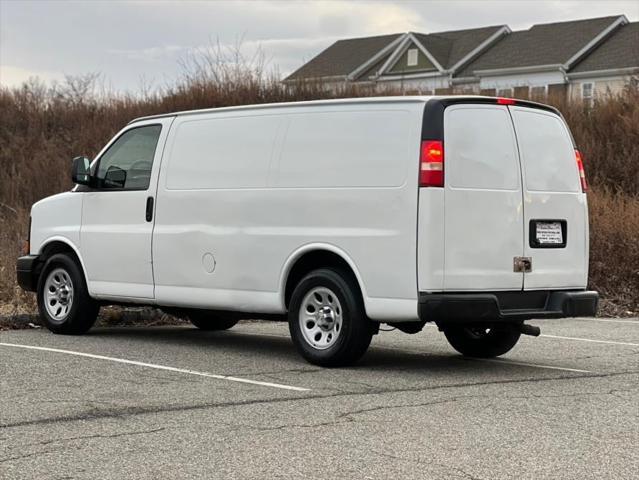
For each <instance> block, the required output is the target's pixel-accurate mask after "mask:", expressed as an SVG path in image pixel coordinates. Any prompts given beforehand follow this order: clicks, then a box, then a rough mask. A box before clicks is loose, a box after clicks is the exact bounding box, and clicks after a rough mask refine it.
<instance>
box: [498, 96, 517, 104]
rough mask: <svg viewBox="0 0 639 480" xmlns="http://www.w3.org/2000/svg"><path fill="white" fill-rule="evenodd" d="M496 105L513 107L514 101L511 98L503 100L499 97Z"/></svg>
mask: <svg viewBox="0 0 639 480" xmlns="http://www.w3.org/2000/svg"><path fill="white" fill-rule="evenodd" d="M497 103H498V104H499V105H514V104H515V100H514V99H513V98H503V97H499V98H498V99H497Z"/></svg>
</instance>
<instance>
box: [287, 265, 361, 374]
mask: <svg viewBox="0 0 639 480" xmlns="http://www.w3.org/2000/svg"><path fill="white" fill-rule="evenodd" d="M318 287H319V288H327V289H329V290H330V291H331V292H334V294H335V296H336V297H337V300H338V302H339V305H340V306H341V309H340V310H339V312H340V316H341V326H340V331H339V335H336V338H335V340H334V343H332V345H330V346H329V347H328V348H325V349H318V348H315V347H314V346H313V345H311V344H310V343H309V341H308V340H306V338H305V336H304V334H303V333H302V327H301V325H300V319H299V315H300V309H301V308H302V301H303V300H304V298H305V297H306V296H307V294H309V292H311V291H312V290H313V289H316V288H318ZM288 324H289V330H290V332H291V338H292V339H293V343H294V345H295V347H296V348H297V350H298V351H299V353H300V354H301V355H302V357H304V358H305V359H306V360H307V361H308V362H310V363H312V364H315V365H320V366H322V367H339V366H346V365H351V364H353V363H355V362H356V361H357V360H359V359H360V358H361V357H362V355H364V353H366V350H367V349H368V346H369V345H370V343H371V339H372V337H373V332H374V329H373V324H372V323H371V321H370V320H369V319H368V318H367V317H366V313H365V310H364V302H363V300H362V296H361V293H360V290H359V287H358V285H357V283H356V281H355V279H353V278H352V276H351V275H348V274H346V273H345V272H342V271H340V270H337V269H332V268H322V269H319V270H314V271H312V272H310V273H309V274H308V275H306V276H305V277H304V278H303V279H302V280H301V281H300V282H299V284H298V285H297V286H296V287H295V290H294V291H293V295H292V296H291V301H290V304H289V309H288Z"/></svg>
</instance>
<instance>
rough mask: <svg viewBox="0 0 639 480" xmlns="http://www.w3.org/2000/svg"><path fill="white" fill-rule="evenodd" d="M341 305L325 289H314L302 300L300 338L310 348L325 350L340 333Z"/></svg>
mask: <svg viewBox="0 0 639 480" xmlns="http://www.w3.org/2000/svg"><path fill="white" fill-rule="evenodd" d="M342 313H343V311H342V305H341V304H340V301H339V300H338V298H337V295H335V293H334V292H333V291H332V290H330V289H329V288H326V287H315V288H312V289H311V290H309V291H308V293H307V294H306V295H305V296H304V298H303V299H302V304H301V305H300V310H299V315H298V320H299V327H300V331H301V332H302V337H303V338H304V340H305V341H306V343H308V344H309V345H310V346H311V347H313V348H315V349H317V350H326V349H327V348H330V347H331V346H332V345H334V344H335V342H336V341H337V339H338V338H339V336H340V334H341V332H342Z"/></svg>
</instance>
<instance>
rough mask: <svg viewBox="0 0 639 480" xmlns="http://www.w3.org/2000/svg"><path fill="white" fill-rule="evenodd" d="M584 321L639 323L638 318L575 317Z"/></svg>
mask: <svg viewBox="0 0 639 480" xmlns="http://www.w3.org/2000/svg"><path fill="white" fill-rule="evenodd" d="M575 320H581V321H584V322H602V323H626V324H628V323H630V324H635V325H639V320H617V319H615V318H575Z"/></svg>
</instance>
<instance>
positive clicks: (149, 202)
mask: <svg viewBox="0 0 639 480" xmlns="http://www.w3.org/2000/svg"><path fill="white" fill-rule="evenodd" d="M151 220H153V197H147V199H146V221H147V222H150V221H151Z"/></svg>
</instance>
